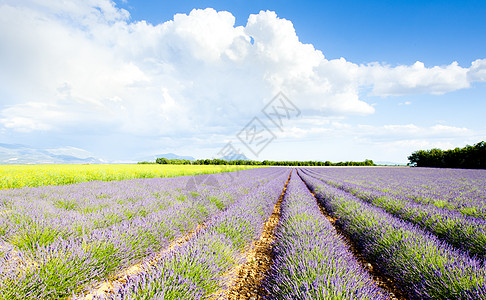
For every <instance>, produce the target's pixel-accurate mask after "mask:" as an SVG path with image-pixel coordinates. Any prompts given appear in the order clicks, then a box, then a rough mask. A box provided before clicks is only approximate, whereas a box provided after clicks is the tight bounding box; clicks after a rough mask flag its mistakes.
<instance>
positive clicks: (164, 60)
mask: <svg viewBox="0 0 486 300" xmlns="http://www.w3.org/2000/svg"><path fill="white" fill-rule="evenodd" d="M252 39H253V41H254V42H253V43H252V42H251V41H252ZM485 61H486V60H476V61H475V62H473V63H472V66H471V67H470V68H463V67H460V66H458V64H457V63H452V64H450V65H448V66H442V67H439V66H436V67H431V68H426V67H425V66H424V65H423V63H420V62H417V63H415V64H413V65H412V66H397V67H391V66H387V65H381V64H378V63H374V64H370V65H357V64H354V63H352V62H348V61H346V60H345V59H344V58H341V59H333V60H328V59H326V58H325V56H324V54H323V53H322V52H321V51H319V50H316V49H315V48H314V47H313V45H310V44H303V43H301V42H300V41H299V38H298V36H297V34H296V32H295V30H294V27H293V24H292V23H291V21H288V20H285V19H279V18H278V17H277V15H276V14H275V13H274V12H270V11H267V12H263V11H262V12H260V13H259V14H257V15H251V16H249V19H248V23H247V25H246V26H244V27H243V26H237V27H235V17H234V16H233V15H232V14H231V13H229V12H217V11H215V10H213V9H205V10H193V11H192V12H191V13H190V14H189V15H185V14H177V15H175V16H174V19H173V20H171V21H168V22H165V23H162V24H157V25H152V24H149V23H147V22H145V21H140V22H139V21H137V22H132V21H130V18H129V14H128V12H127V11H125V10H122V9H119V8H117V7H116V5H115V4H114V2H112V1H110V0H89V1H83V0H76V1H75V0H70V1H62V3H61V2H59V1H55V0H31V1H13V0H12V1H8V0H4V1H0V82H2V84H1V85H0V95H5V97H4V98H3V100H2V101H4V102H3V105H0V129H1V130H16V131H24V132H29V131H50V130H53V131H69V130H73V128H83V129H84V130H85V131H88V132H89V131H113V132H117V133H122V134H123V133H126V134H136V135H142V136H157V135H166V136H180V135H196V134H207V133H215V134H222V135H225V134H228V132H229V131H230V130H231V133H233V132H236V131H237V130H238V129H240V127H241V126H242V125H244V124H246V123H247V121H248V120H249V119H250V118H251V117H253V116H255V115H256V114H258V113H260V110H261V108H263V106H264V105H265V103H266V102H268V101H269V100H270V99H271V98H272V97H273V96H274V95H275V94H276V93H277V92H278V91H280V90H282V91H283V92H284V93H285V94H286V95H287V96H288V97H289V98H290V99H291V100H292V101H293V102H294V103H295V104H296V105H297V106H298V107H299V108H300V109H301V110H302V111H303V112H304V113H305V115H306V117H309V118H315V117H322V116H333V115H334V116H335V115H340V116H342V115H350V114H360V115H367V114H371V113H373V112H374V108H373V107H372V106H371V105H370V104H368V103H366V102H364V101H363V100H362V99H360V91H362V89H363V87H371V89H372V93H373V94H374V95H380V96H389V95H405V94H415V93H432V94H440V93H445V92H449V91H453V90H456V89H461V88H467V87H469V85H470V83H471V82H473V81H486V75H485V72H486V62H485ZM235 128H236V129H235ZM233 129H235V130H233ZM389 130H397V129H389ZM317 131H319V130H317ZM297 133H298V131H296V134H297Z"/></svg>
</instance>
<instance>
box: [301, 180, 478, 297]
mask: <svg viewBox="0 0 486 300" xmlns="http://www.w3.org/2000/svg"><path fill="white" fill-rule="evenodd" d="M299 173H300V175H301V177H302V179H303V180H304V182H305V183H306V184H307V185H308V186H309V188H310V189H311V190H312V191H313V192H314V193H315V194H316V197H317V198H318V199H319V201H320V202H321V204H322V205H323V206H324V207H325V208H326V210H327V211H329V212H330V213H331V214H332V215H333V216H334V217H336V218H337V219H338V221H337V222H338V224H339V225H340V226H342V229H343V230H344V231H345V232H346V233H347V234H348V235H349V236H350V237H351V238H352V239H353V240H354V241H355V242H356V244H357V246H358V247H359V249H360V250H361V251H362V253H363V254H364V255H365V257H367V258H368V259H369V260H372V261H375V262H376V263H377V265H378V268H379V269H380V271H381V272H383V273H384V274H386V275H388V276H390V277H392V278H393V279H394V280H395V282H396V283H397V284H398V286H399V287H400V288H401V289H402V290H403V291H404V292H406V293H407V294H408V296H409V298H410V299H486V267H485V262H484V260H482V259H478V258H472V257H470V256H469V255H468V254H467V253H465V252H463V251H460V250H458V249H456V248H454V247H452V246H450V245H449V244H447V243H445V242H443V241H441V240H439V239H438V238H437V237H436V236H434V235H432V234H430V233H428V232H426V231H423V230H422V229H420V228H419V227H417V226H415V225H413V224H410V223H408V222H406V221H403V220H401V219H399V218H396V217H394V216H392V215H390V214H389V213H387V212H386V211H384V210H383V209H381V208H378V207H376V206H374V205H372V204H370V203H367V202H366V201H363V200H362V199H360V198H357V197H355V196H353V195H351V194H350V193H347V192H345V191H343V190H341V189H338V188H335V187H333V186H331V185H329V184H326V183H325V182H324V181H321V180H318V179H316V178H314V177H312V176H309V175H308V174H306V173H305V172H299Z"/></svg>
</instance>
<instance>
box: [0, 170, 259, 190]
mask: <svg viewBox="0 0 486 300" xmlns="http://www.w3.org/2000/svg"><path fill="white" fill-rule="evenodd" d="M251 168H255V166H232V165H231V166H225V165H218V166H216V165H159V164H153V165H142V164H140V165H0V189H9V188H20V187H25V186H30V187H35V186H44V185H64V184H73V183H78V182H85V181H93V180H102V181H113V180H123V179H133V178H154V177H176V176H185V175H199V174H209V173H220V172H231V171H237V170H244V169H251Z"/></svg>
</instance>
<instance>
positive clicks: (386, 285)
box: [298, 174, 407, 300]
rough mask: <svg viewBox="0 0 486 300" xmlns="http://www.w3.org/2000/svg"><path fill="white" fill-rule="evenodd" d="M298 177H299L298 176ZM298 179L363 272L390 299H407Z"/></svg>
mask: <svg viewBox="0 0 486 300" xmlns="http://www.w3.org/2000/svg"><path fill="white" fill-rule="evenodd" d="M298 175H299V177H300V174H298ZM300 179H301V180H302V181H303V182H304V183H305V185H306V186H307V188H308V189H309V192H310V193H311V194H312V196H314V198H315V199H316V202H317V205H318V206H319V210H320V211H321V213H322V214H323V215H324V216H325V217H326V219H327V220H329V222H331V224H332V226H333V227H334V229H335V230H336V232H337V233H338V235H337V237H338V238H340V239H341V240H342V241H343V242H344V243H345V244H346V245H347V246H348V248H349V250H350V251H351V253H353V255H354V257H355V258H356V260H357V261H358V262H359V263H360V264H361V266H362V267H363V268H364V269H365V270H367V271H368V272H369V273H370V274H371V276H372V278H373V280H374V281H375V283H376V284H377V285H378V286H379V287H381V288H382V289H383V290H385V291H387V292H388V293H389V294H390V296H391V297H390V299H393V300H406V299H407V297H406V294H405V293H404V292H403V291H401V290H400V289H399V288H398V287H397V286H396V284H395V282H394V280H393V279H392V278H391V277H389V276H386V275H385V274H383V273H382V272H380V271H379V269H378V267H377V264H376V262H374V261H369V260H367V259H366V258H365V257H364V256H363V254H362V253H361V252H360V251H359V250H358V247H357V245H356V243H355V242H354V241H353V240H352V239H351V238H350V237H349V235H347V234H346V233H345V232H344V231H343V230H342V228H341V226H339V224H338V223H337V222H336V221H338V218H335V217H333V216H331V215H330V214H329V212H328V211H327V210H326V208H325V207H324V206H322V205H321V203H320V202H319V200H318V199H317V197H316V195H315V194H314V193H313V192H312V190H311V189H310V187H309V186H308V185H307V182H305V180H303V179H302V177H300Z"/></svg>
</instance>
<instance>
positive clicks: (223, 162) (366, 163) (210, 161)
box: [139, 157, 375, 166]
mask: <svg viewBox="0 0 486 300" xmlns="http://www.w3.org/2000/svg"><path fill="white" fill-rule="evenodd" d="M139 164H153V163H151V162H139ZM155 164H163V165H165V164H169V165H247V166H374V165H375V164H374V163H373V161H372V160H370V159H366V160H365V161H345V162H338V163H332V162H330V161H325V162H322V161H312V160H308V161H273V160H263V161H257V160H224V159H217V158H216V159H198V160H195V161H190V160H186V159H167V158H162V157H161V158H157V159H156V160H155Z"/></svg>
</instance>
